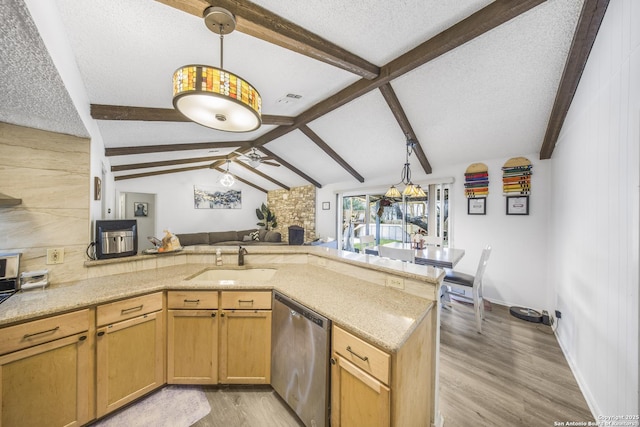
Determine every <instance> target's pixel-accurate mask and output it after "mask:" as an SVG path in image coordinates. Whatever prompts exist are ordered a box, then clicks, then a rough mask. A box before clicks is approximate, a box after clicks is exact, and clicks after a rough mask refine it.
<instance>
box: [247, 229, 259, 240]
mask: <svg viewBox="0 0 640 427" xmlns="http://www.w3.org/2000/svg"><path fill="white" fill-rule="evenodd" d="M249 236H251V239H253V240H258V241H259V240H260V234H259V233H258V230H256V231H254V232H253V233H250V234H249Z"/></svg>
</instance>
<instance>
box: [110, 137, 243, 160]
mask: <svg viewBox="0 0 640 427" xmlns="http://www.w3.org/2000/svg"><path fill="white" fill-rule="evenodd" d="M249 144H250V142H247V141H222V142H194V143H188V144H168V145H138V146H133V147H113V148H105V150H104V154H105V156H107V157H111V156H127V155H131V154H150V153H166V152H171V151H189V150H212V149H216V148H245V147H247V146H249Z"/></svg>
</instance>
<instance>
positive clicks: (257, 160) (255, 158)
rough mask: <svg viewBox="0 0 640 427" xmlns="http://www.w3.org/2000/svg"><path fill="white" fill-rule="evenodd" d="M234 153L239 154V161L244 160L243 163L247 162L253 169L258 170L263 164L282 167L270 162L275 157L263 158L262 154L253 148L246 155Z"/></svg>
mask: <svg viewBox="0 0 640 427" xmlns="http://www.w3.org/2000/svg"><path fill="white" fill-rule="evenodd" d="M234 153H236V154H238V155H239V156H240V157H239V160H242V161H244V162H246V163H247V164H248V165H249V166H251V167H252V168H257V167H259V166H260V165H261V164H265V165H269V166H276V167H280V165H279V164H277V163H275V162H270V161H269V160H272V159H273V157H271V156H261V155H260V153H258V150H256V148H255V147H254V148H252V149H251V151H249V152H248V153H245V154H243V153H239V152H237V151H234Z"/></svg>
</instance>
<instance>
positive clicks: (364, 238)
mask: <svg viewBox="0 0 640 427" xmlns="http://www.w3.org/2000/svg"><path fill="white" fill-rule="evenodd" d="M375 241H376V238H375V237H374V236H373V235H372V234H362V235H361V236H360V246H361V248H362V249H360V252H362V253H365V252H366V249H367V247H368V246H373V245H375Z"/></svg>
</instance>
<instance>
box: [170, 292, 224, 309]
mask: <svg viewBox="0 0 640 427" xmlns="http://www.w3.org/2000/svg"><path fill="white" fill-rule="evenodd" d="M167 307H168V308H180V309H200V310H201V309H205V308H218V292H217V291H186V292H185V291H169V292H168V293H167Z"/></svg>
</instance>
